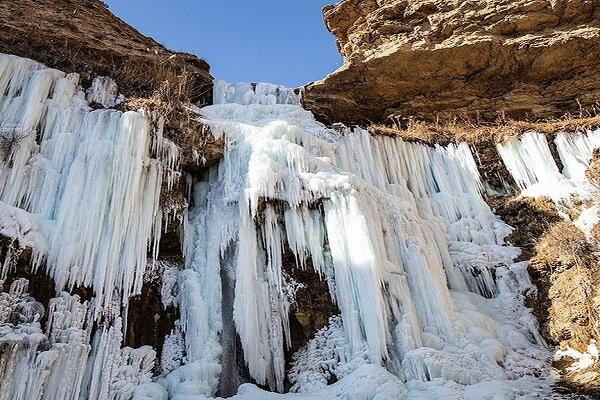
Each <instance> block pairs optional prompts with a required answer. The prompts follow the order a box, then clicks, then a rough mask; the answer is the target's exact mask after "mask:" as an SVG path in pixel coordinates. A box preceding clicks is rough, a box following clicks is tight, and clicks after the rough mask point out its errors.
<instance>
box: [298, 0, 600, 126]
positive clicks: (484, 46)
mask: <svg viewBox="0 0 600 400" xmlns="http://www.w3.org/2000/svg"><path fill="white" fill-rule="evenodd" d="M324 15H325V24H326V25H327V28H328V29H329V30H330V31H331V32H332V33H333V34H334V35H335V37H336V39H337V44H338V48H339V50H340V52H341V53H342V55H343V56H344V59H345V62H344V65H343V66H342V67H341V68H340V69H338V70H337V71H335V72H333V73H332V74H330V75H329V76H327V77H326V78H325V79H323V80H322V81H319V82H315V83H313V84H311V85H309V86H308V87H307V90H306V96H305V99H304V102H305V105H306V106H307V107H308V108H309V109H311V110H312V111H313V112H314V113H315V114H316V115H317V116H319V117H320V118H321V119H323V120H326V121H330V122H336V121H343V122H346V123H360V122H365V121H374V122H381V121H383V120H385V119H386V118H387V117H389V116H401V117H413V116H416V117H418V118H419V119H424V120H430V121H431V120H436V118H438V117H440V116H449V115H463V114H466V115H469V116H472V117H478V118H480V119H487V120H492V119H496V118H497V116H498V113H501V112H502V113H503V112H506V113H507V114H508V115H509V116H511V117H514V118H518V119H524V118H527V119H539V118H547V117H557V116H561V115H562V114H564V113H566V112H570V113H578V112H579V110H580V108H581V107H583V108H587V107H591V106H593V105H595V103H596V101H597V99H598V97H599V94H600V93H599V91H600V89H599V88H600V73H599V72H598V71H599V68H598V67H599V66H600V4H599V3H598V2H597V1H593V0H516V1H515V0H467V1H462V0H449V1H435V0H344V1H342V2H340V3H339V4H338V5H336V6H329V7H326V8H325V9H324Z"/></svg>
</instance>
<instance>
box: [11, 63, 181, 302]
mask: <svg viewBox="0 0 600 400" xmlns="http://www.w3.org/2000/svg"><path fill="white" fill-rule="evenodd" d="M78 81H79V76H78V75H77V74H68V75H66V74H64V73H63V72H60V71H57V70H53V69H48V68H46V67H44V66H43V65H41V64H39V63H36V62H34V61H31V60H28V59H24V58H19V57H15V56H9V55H3V54H0V201H1V202H0V204H1V205H2V208H3V209H4V208H6V207H8V206H14V207H19V208H21V209H23V210H24V212H23V213H22V214H23V215H24V214H27V212H28V213H30V214H29V215H31V218H29V220H30V221H33V222H32V224H33V225H34V226H36V232H38V233H39V235H38V236H39V237H37V238H32V240H31V241H30V242H29V243H25V242H24V243H21V245H31V247H32V248H33V251H34V255H35V257H34V262H36V264H37V263H39V262H40V261H41V260H42V259H43V260H44V261H45V265H46V267H47V269H48V272H49V273H50V275H51V276H52V277H53V278H54V280H55V282H56V286H57V290H58V291H60V290H62V289H72V288H73V287H75V286H88V287H92V288H93V289H94V293H95V295H96V296H97V299H98V306H99V307H97V310H96V311H97V313H99V312H101V310H102V309H103V308H108V307H111V305H112V302H113V300H116V301H118V302H120V303H121V304H122V305H123V306H126V304H127V301H128V299H129V297H131V296H132V295H134V294H136V293H139V291H140V289H141V284H142V275H143V272H144V270H145V268H146V263H147V249H148V247H149V246H150V245H151V243H152V237H153V235H154V234H155V232H154V231H155V230H156V231H159V230H160V219H161V215H160V211H159V209H158V201H159V195H160V187H161V183H162V180H163V174H166V175H167V177H168V178H170V179H172V175H173V170H174V169H175V168H176V163H177V149H176V148H173V147H174V146H173V145H172V143H171V142H169V141H168V140H166V139H163V138H162V133H161V132H152V130H151V127H150V123H149V120H148V118H147V117H146V116H145V115H144V113H143V112H124V113H123V112H120V111H115V110H110V109H99V110H92V109H91V108H90V107H89V105H88V102H87V101H86V98H85V93H84V92H83V90H82V88H81V87H80V86H79V85H78ZM94 82H95V83H94V86H93V88H92V90H91V92H90V96H91V97H90V98H93V99H94V100H95V101H108V99H109V97H110V96H112V95H114V94H115V93H116V89H115V87H114V82H112V81H111V80H108V79H105V80H103V81H98V80H96V81H94ZM98 99H100V100H98ZM154 154H156V156H155V155H154ZM5 204H6V205H5ZM13 214H14V213H13ZM21 220H23V217H21ZM7 225H8V222H7V223H6V224H4V223H3V227H2V229H4V230H5V229H6V226H7ZM132 232H135V234H132ZM158 233H159V232H156V234H158ZM13 237H14V236H13ZM14 238H15V239H20V238H17V237H14ZM33 239H35V240H33ZM7 273H8V271H7V270H6V269H4V270H3V271H2V276H6V274H7Z"/></svg>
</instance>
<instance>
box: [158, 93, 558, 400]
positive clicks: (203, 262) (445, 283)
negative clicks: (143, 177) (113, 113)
mask: <svg viewBox="0 0 600 400" xmlns="http://www.w3.org/2000/svg"><path fill="white" fill-rule="evenodd" d="M241 87H243V88H245V89H246V90H248V92H247V93H245V94H242V93H240V92H239V90H240V88H241ZM269 89H270V90H273V92H272V93H268V92H267V93H265V92H264V90H265V88H264V87H255V88H253V87H251V86H250V85H241V84H237V85H231V86H229V85H228V84H226V83H224V82H219V83H218V84H217V85H216V86H215V90H216V93H215V99H219V100H221V101H222V102H223V103H222V104H216V105H214V106H208V107H205V108H203V109H202V110H201V111H200V113H201V119H202V122H203V123H205V124H206V125H208V126H209V127H210V129H211V131H212V132H213V134H214V135H216V136H223V137H224V138H225V140H226V153H225V156H224V158H223V160H222V161H221V162H220V163H219V165H217V166H215V167H213V168H212V169H211V170H210V171H209V172H208V173H207V174H206V176H205V178H204V179H201V180H197V181H196V182H195V184H194V187H195V189H194V191H193V192H194V207H193V208H192V209H191V210H190V212H189V214H188V217H187V223H186V224H187V225H186V230H185V245H184V246H185V249H186V255H187V256H186V258H187V260H188V261H187V262H186V269H185V270H184V271H182V272H181V273H180V277H179V280H180V282H181V283H180V287H182V289H181V290H182V292H181V294H180V296H182V298H181V299H180V307H182V308H187V309H188V310H186V311H184V313H185V314H186V315H187V316H186V317H185V321H183V322H182V323H183V325H184V328H183V331H184V332H185V341H186V346H189V345H188V343H189V342H190V341H192V342H193V343H194V346H198V347H196V348H195V349H193V350H191V349H190V350H188V351H192V352H193V354H198V356H197V357H196V358H197V359H201V360H203V361H202V363H201V364H200V365H201V366H202V367H201V370H198V371H197V373H196V374H189V373H188V372H187V371H186V369H187V368H189V366H190V365H198V364H197V361H195V360H192V361H191V362H190V363H188V364H186V365H183V366H181V367H180V368H179V369H177V370H175V371H173V372H172V373H171V374H172V375H174V377H172V375H170V376H167V378H166V379H165V383H166V385H167V387H168V388H169V394H170V396H171V397H173V398H189V397H190V396H192V397H193V395H197V396H213V395H214V394H215V393H216V392H217V389H218V379H217V378H218V374H219V371H220V367H219V364H218V360H219V355H220V354H221V353H222V352H223V351H224V348H223V345H222V344H221V345H219V336H220V335H221V329H222V326H223V323H224V322H225V321H224V320H223V318H222V314H221V312H220V310H221V308H220V307H219V303H220V302H225V301H228V299H226V298H225V297H224V293H222V292H221V291H220V290H219V288H220V285H219V282H221V280H222V279H230V280H233V281H234V282H235V293H234V294H233V299H229V300H231V301H233V318H234V323H235V329H236V331H237V334H238V335H239V339H240V342H241V345H242V349H243V356H244V360H245V363H246V365H247V368H248V371H249V374H250V376H251V377H252V378H253V379H254V381H255V382H256V383H257V384H259V385H266V386H269V387H270V388H271V390H275V391H279V392H281V391H283V389H284V384H285V359H284V354H285V349H286V346H289V345H290V337H289V335H290V333H289V312H290V304H292V303H293V302H294V299H293V296H290V291H289V290H287V288H288V287H289V286H290V285H293V282H291V281H292V280H293V278H291V277H290V276H287V275H286V274H285V273H284V268H283V265H282V259H283V253H284V252H286V251H291V252H293V254H294V257H295V259H296V260H297V262H296V264H297V265H296V267H295V268H314V269H315V271H316V272H317V273H318V274H319V276H321V278H322V279H324V280H326V281H327V282H328V286H329V290H330V294H331V297H332V298H333V299H334V301H335V303H336V304H337V305H338V307H339V309H340V311H341V317H340V318H339V319H337V320H335V321H336V322H335V323H336V324H337V325H336V326H337V328H335V330H334V331H331V332H335V333H328V331H324V333H323V335H335V337H336V338H337V339H336V340H332V341H330V340H327V339H318V337H317V338H315V340H316V341H315V342H311V343H310V344H309V345H308V346H309V348H310V349H311V350H308V349H307V350H303V351H307V353H303V354H305V356H299V358H297V359H296V361H295V367H294V368H293V376H291V377H290V379H291V380H292V382H293V383H294V386H293V389H294V390H296V391H301V392H303V393H305V395H304V396H306V397H300V398H307V399H308V398H311V399H313V398H325V399H329V398H342V396H344V395H351V396H352V395H356V396H358V393H360V398H368V399H375V398H377V399H400V398H463V397H466V398H479V399H485V398H489V399H491V398H498V397H495V396H497V395H498V394H499V393H502V394H503V395H504V396H505V397H503V398H516V397H518V396H519V395H523V394H525V393H524V390H527V391H530V390H536V388H537V390H542V389H543V388H545V386H546V385H548V381H546V380H544V379H539V378H538V377H539V374H542V375H546V376H547V374H548V372H549V366H548V365H547V364H546V360H547V357H548V352H547V351H546V350H545V347H544V343H543V340H542V339H541V337H540V336H539V334H538V333H537V324H536V322H535V321H534V319H533V317H532V316H531V315H530V313H529V311H528V310H527V309H526V308H525V307H524V306H523V299H524V296H525V295H526V294H527V293H528V292H530V291H532V290H535V289H534V288H533V287H532V285H531V283H530V281H529V278H528V276H527V272H526V265H524V264H523V263H515V262H513V260H514V259H515V258H516V257H517V256H518V254H519V250H518V249H516V248H512V247H509V246H506V245H504V243H503V240H504V237H506V236H507V235H508V234H509V233H510V231H511V229H510V228H509V227H508V226H506V225H505V224H504V223H502V221H500V219H499V218H498V217H496V216H495V215H494V214H493V213H492V212H491V211H490V209H489V207H488V206H487V204H486V203H485V202H484V201H483V199H482V197H481V194H480V189H481V184H480V180H479V174H478V172H477V168H476V165H475V162H474V160H473V157H472V155H471V151H470V149H469V147H468V146H467V145H466V144H461V145H458V146H456V145H450V146H448V147H439V146H438V147H435V148H431V147H427V146H424V145H420V144H414V143H407V142H404V141H401V140H397V139H392V138H388V137H371V136H370V135H369V134H368V133H367V132H366V131H364V130H362V129H359V128H356V129H352V130H351V129H348V130H347V131H346V132H343V133H342V134H340V133H339V132H337V131H334V130H331V129H328V128H326V127H325V126H323V125H322V124H320V123H318V122H316V121H315V120H314V118H313V116H312V115H311V113H310V112H308V111H306V110H304V109H302V107H301V106H299V105H297V104H293V103H295V102H293V101H289V92H288V93H287V94H286V96H285V98H284V99H283V100H280V99H281V95H280V94H281V90H280V89H279V88H278V87H276V86H271V87H269ZM248 99H254V100H256V101H255V102H254V103H252V104H249V103H251V102H249V101H248ZM264 99H267V100H266V101H263V100H264ZM234 101H237V102H238V103H241V104H236V103H234ZM290 103H292V104H290ZM188 286H190V287H194V288H195V289H194V291H195V292H196V294H195V295H193V296H190V294H191V293H193V292H194V291H191V290H189V289H183V288H185V287H188ZM192 312H193V314H192ZM200 321H201V322H200ZM332 321H333V320H332ZM332 329H333V328H332ZM327 337H330V336H327ZM223 339H224V338H223ZM186 348H187V347H186ZM328 349H329V350H328ZM305 357H309V358H310V360H311V361H310V362H308V361H302V360H303V359H304V360H306V358H305ZM319 364H320V365H327V367H321V368H320V369H318V370H314V368H315V365H319ZM198 367H199V366H198ZM198 367H193V368H198ZM309 371H312V372H309ZM320 374H321V375H320ZM319 376H323V378H319ZM324 376H327V377H328V378H331V376H334V377H336V378H338V379H340V382H338V383H337V384H335V385H333V386H327V378H325V377H324ZM365 381H369V382H372V383H371V384H369V385H368V386H367V387H362V386H360V385H358V386H357V385H356V384H355V383H358V382H363V385H364V382H365ZM173 382H175V384H173ZM536 382H537V383H536ZM177 385H179V387H178V386H177ZM525 388H527V389H525ZM269 396H271V395H269V394H267V393H266V392H264V391H261V390H260V389H258V388H255V387H254V386H252V385H250V386H248V385H243V386H242V387H241V388H240V391H239V393H238V395H237V397H236V398H240V399H259V398H260V399H264V398H270V397H269ZM272 396H274V397H273V398H278V397H277V396H275V395H272Z"/></svg>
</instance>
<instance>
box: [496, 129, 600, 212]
mask: <svg viewBox="0 0 600 400" xmlns="http://www.w3.org/2000/svg"><path fill="white" fill-rule="evenodd" d="M554 144H555V145H556V149H557V151H558V156H559V158H560V161H561V163H562V164H563V170H562V171H559V169H558V166H557V165H556V162H555V160H554V158H553V156H552V152H551V151H550V147H549V144H548V140H547V138H546V136H545V135H544V134H541V133H537V132H533V131H530V132H526V133H525V134H523V136H522V137H521V138H520V139H516V140H511V141H509V142H507V143H504V144H498V145H497V148H498V152H499V153H500V156H501V157H502V160H503V161H504V163H505V165H506V167H507V168H508V170H509V172H510V173H511V174H512V176H513V177H514V179H515V181H516V182H517V184H518V185H519V188H520V189H521V190H522V193H523V195H524V196H534V197H535V196H548V197H550V198H551V199H553V200H554V201H559V200H561V199H565V198H567V197H569V196H571V195H573V194H577V195H580V196H583V197H586V196H589V195H590V191H591V188H590V186H589V183H588V182H587V178H586V176H585V171H586V169H587V167H588V166H589V163H590V160H591V158H592V152H593V150H594V149H595V148H597V147H600V129H596V130H589V131H587V132H586V133H585V134H575V133H564V132H563V133H558V134H557V135H556V138H555V139H554Z"/></svg>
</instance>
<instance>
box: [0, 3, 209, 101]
mask: <svg viewBox="0 0 600 400" xmlns="http://www.w3.org/2000/svg"><path fill="white" fill-rule="evenodd" d="M0 52H4V53H10V54H15V55H18V56H22V57H28V58H32V59H35V60H36V61H40V62H42V63H44V64H46V65H48V66H49V67H53V68H57V69H61V70H63V71H66V72H78V73H80V74H81V75H82V77H83V78H84V79H86V78H87V79H89V78H91V77H93V76H94V75H106V76H111V77H113V78H114V79H115V80H116V81H117V83H118V84H119V86H120V89H121V90H122V91H124V92H125V94H126V95H135V96H140V95H142V96H144V95H149V94H150V93H152V92H153V91H154V90H156V89H157V88H158V87H159V86H160V84H161V83H162V82H163V81H164V78H165V75H168V74H179V73H181V71H182V70H184V69H185V71H186V72H187V74H189V75H190V78H191V79H192V81H193V85H192V87H193V93H191V97H192V100H195V101H207V100H206V96H207V95H208V96H210V92H211V90H210V88H211V87H212V77H211V76H210V74H209V66H208V64H207V63H206V62H205V61H204V60H201V59H199V58H197V57H196V56H193V55H190V54H185V53H177V52H172V51H169V50H168V49H166V48H165V47H164V46H162V45H161V44H159V43H158V42H156V41H155V40H153V39H151V38H149V37H146V36H144V35H142V34H141V33H140V32H138V31H137V30H135V29H134V28H132V27H131V26H129V25H128V24H126V23H125V22H123V21H122V20H120V19H119V18H117V17H116V16H115V15H113V14H112V13H111V12H110V11H109V10H108V8H107V7H106V5H105V4H104V3H102V2H101V1H98V0H77V1H75V0H38V1H33V0H19V1H11V0H9V1H1V2H0Z"/></svg>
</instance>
